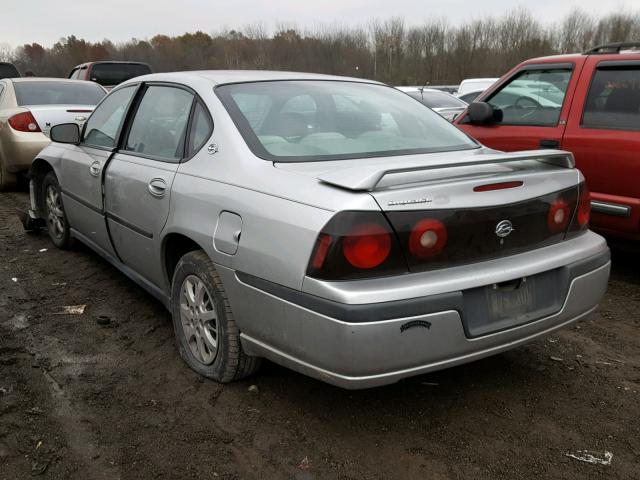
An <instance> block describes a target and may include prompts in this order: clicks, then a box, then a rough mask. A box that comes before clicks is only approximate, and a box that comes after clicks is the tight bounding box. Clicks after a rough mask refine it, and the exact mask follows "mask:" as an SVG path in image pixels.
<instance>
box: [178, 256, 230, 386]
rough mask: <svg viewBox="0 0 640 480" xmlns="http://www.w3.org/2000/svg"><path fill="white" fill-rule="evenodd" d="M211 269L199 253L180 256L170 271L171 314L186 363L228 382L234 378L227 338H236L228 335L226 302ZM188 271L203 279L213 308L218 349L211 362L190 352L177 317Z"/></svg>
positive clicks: (213, 377) (209, 261) (206, 374)
mask: <svg viewBox="0 0 640 480" xmlns="http://www.w3.org/2000/svg"><path fill="white" fill-rule="evenodd" d="M198 253H200V252H198ZM214 271H215V269H214V267H213V262H211V260H209V259H208V258H207V259H206V260H203V258H202V255H194V252H192V253H189V254H187V255H185V256H184V257H182V259H181V260H180V261H179V262H178V265H177V267H176V271H175V273H174V275H173V282H172V286H171V314H172V317H173V329H174V332H175V336H176V344H177V346H178V351H179V353H180V356H181V357H182V359H183V360H184V361H185V362H186V363H187V365H189V367H190V368H191V369H192V370H194V371H195V372H196V373H199V374H200V375H203V376H205V377H207V378H211V379H213V380H216V381H218V382H228V381H230V380H232V379H233V376H234V374H235V369H236V367H235V366H233V365H231V364H230V361H229V360H230V359H229V351H230V346H231V345H230V342H233V341H234V340H235V341H236V342H237V339H232V338H230V335H229V327H230V325H229V319H228V317H227V309H226V302H225V298H224V296H223V295H222V293H221V291H220V289H219V288H218V287H217V285H216V281H215V278H214V274H213V272H214ZM189 275H195V276H196V277H198V278H199V279H200V280H202V282H203V283H204V284H205V287H206V289H207V292H208V293H209V295H210V296H211V297H212V300H213V303H214V305H215V308H216V313H217V331H218V351H217V353H216V358H215V360H214V361H213V363H212V364H210V365H203V364H202V363H200V361H198V360H197V359H196V358H195V357H194V356H193V354H192V353H191V349H190V348H189V345H188V344H187V340H186V337H185V335H184V331H183V329H182V323H181V319H180V290H181V288H182V283H183V282H184V279H185V278H186V277H187V276H189Z"/></svg>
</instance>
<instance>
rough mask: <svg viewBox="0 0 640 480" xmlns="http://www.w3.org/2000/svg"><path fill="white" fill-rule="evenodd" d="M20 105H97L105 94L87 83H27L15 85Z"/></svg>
mask: <svg viewBox="0 0 640 480" xmlns="http://www.w3.org/2000/svg"><path fill="white" fill-rule="evenodd" d="M13 86H14V89H15V92H16V100H17V101H18V105H19V106H21V107H23V106H27V105H97V104H98V102H100V100H102V98H103V97H104V95H105V93H104V90H103V89H102V88H100V87H99V86H98V85H93V84H91V83H85V82H77V83H76V82H68V81H63V82H41V81H34V82H25V81H16V82H15V83H14V84H13Z"/></svg>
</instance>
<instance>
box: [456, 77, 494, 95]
mask: <svg viewBox="0 0 640 480" xmlns="http://www.w3.org/2000/svg"><path fill="white" fill-rule="evenodd" d="M498 80H500V79H499V78H467V79H466V80H463V81H462V82H461V83H460V86H459V87H458V93H457V94H456V96H458V97H460V96H462V95H464V94H465V93H469V92H472V91H474V90H482V91H484V90H486V89H487V88H489V87H490V86H491V85H493V84H494V83H496V82H497V81H498Z"/></svg>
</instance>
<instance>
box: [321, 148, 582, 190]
mask: <svg viewBox="0 0 640 480" xmlns="http://www.w3.org/2000/svg"><path fill="white" fill-rule="evenodd" d="M523 160H536V161H538V162H541V163H546V164H549V165H554V166H557V167H562V168H575V166H576V162H575V160H574V158H573V154H572V153H571V152H565V151H563V150H529V151H526V152H509V153H479V154H478V155H474V156H470V157H466V158H465V159H464V160H463V161H461V160H460V159H455V158H451V157H445V158H443V159H440V160H438V159H437V158H426V157H420V158H415V157H414V158H413V159H412V160H410V161H406V162H397V161H396V162H394V163H393V164H392V163H391V162H389V163H388V164H387V165H384V166H383V165H362V166H359V167H351V168H345V169H340V170H335V171H331V172H325V173H322V174H321V175H319V176H318V177H317V178H318V180H320V181H321V182H323V183H328V184H329V185H334V186H336V187H341V188H346V189H348V190H362V191H371V190H374V189H375V188H376V186H377V185H378V183H380V180H382V179H383V178H384V177H385V176H386V175H390V174H394V173H407V172H417V171H423V170H436V169H439V168H448V167H468V166H475V165H482V164H490V163H508V162H520V161H523Z"/></svg>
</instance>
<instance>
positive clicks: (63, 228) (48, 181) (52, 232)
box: [41, 172, 73, 250]
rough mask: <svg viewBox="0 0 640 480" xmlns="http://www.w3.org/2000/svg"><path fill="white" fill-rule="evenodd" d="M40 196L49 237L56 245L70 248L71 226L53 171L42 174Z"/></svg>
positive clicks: (71, 239)
mask: <svg viewBox="0 0 640 480" xmlns="http://www.w3.org/2000/svg"><path fill="white" fill-rule="evenodd" d="M41 198H42V206H43V207H44V212H45V220H46V222H47V230H48V232H49V238H51V241H52V242H53V244H54V245H55V246H56V247H58V248H60V249H62V250H67V249H69V248H71V247H72V246H73V238H72V237H71V227H70V225H69V221H68V219H67V214H66V212H65V210H64V205H63V204H62V191H61V189H60V184H59V183H58V177H56V174H55V173H53V172H49V173H47V174H46V175H45V176H44V179H43V180H42V197H41Z"/></svg>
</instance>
